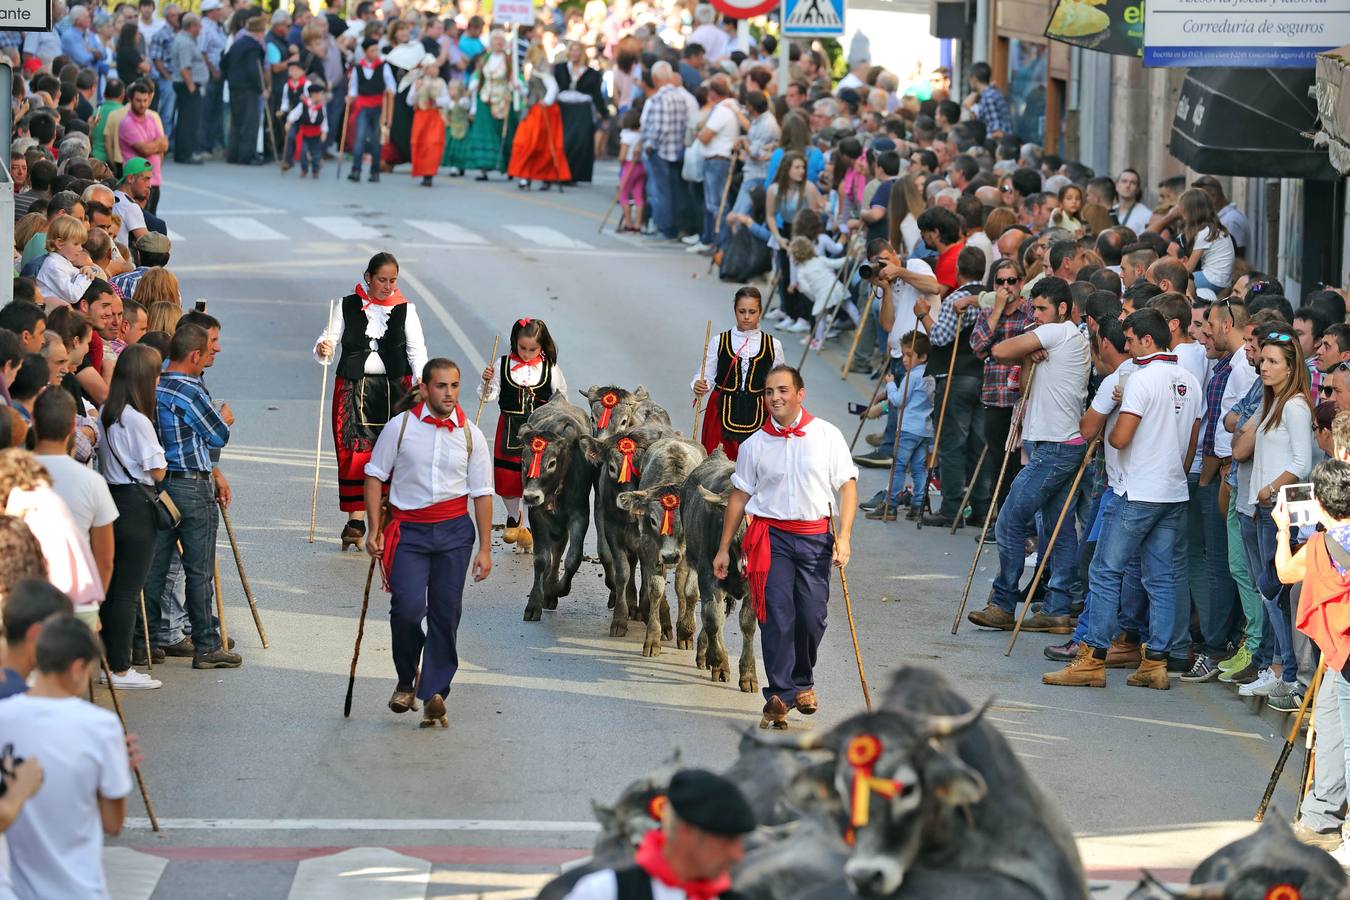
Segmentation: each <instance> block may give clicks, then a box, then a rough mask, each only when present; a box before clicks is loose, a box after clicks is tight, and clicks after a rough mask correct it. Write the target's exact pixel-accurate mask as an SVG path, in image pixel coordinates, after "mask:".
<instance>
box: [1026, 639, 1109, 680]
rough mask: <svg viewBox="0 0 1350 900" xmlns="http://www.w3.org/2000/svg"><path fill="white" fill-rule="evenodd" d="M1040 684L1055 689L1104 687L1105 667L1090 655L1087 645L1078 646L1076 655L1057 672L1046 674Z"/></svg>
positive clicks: (1090, 651)
mask: <svg viewBox="0 0 1350 900" xmlns="http://www.w3.org/2000/svg"><path fill="white" fill-rule="evenodd" d="M1041 683H1042V684H1049V685H1054V686H1056V687H1099V688H1104V687H1106V666H1105V665H1103V664H1102V661H1101V660H1100V659H1097V657H1095V656H1093V655H1092V648H1091V647H1089V646H1088V645H1087V644H1079V645H1078V655H1077V656H1076V657H1074V659H1073V662H1071V663H1069V664H1068V665H1067V666H1065V667H1064V668H1062V669H1060V670H1059V671H1058V672H1046V673H1045V674H1044V675H1042V676H1041Z"/></svg>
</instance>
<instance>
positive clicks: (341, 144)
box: [333, 88, 352, 181]
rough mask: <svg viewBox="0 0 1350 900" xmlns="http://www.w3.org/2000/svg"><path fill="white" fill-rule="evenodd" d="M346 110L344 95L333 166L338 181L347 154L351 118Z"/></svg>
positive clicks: (340, 177) (334, 175) (344, 90)
mask: <svg viewBox="0 0 1350 900" xmlns="http://www.w3.org/2000/svg"><path fill="white" fill-rule="evenodd" d="M342 90H343V93H344V94H345V93H346V89H345V88H343V89H342ZM348 112H349V110H348V109H347V99H346V97H345V96H344V97H343V99H342V128H341V129H340V130H341V136H340V137H339V138H338V154H337V165H336V166H334V167H333V177H334V178H336V179H337V180H339V181H341V180H342V158H343V157H344V156H346V155H347V123H348V122H350V121H351V120H352V117H351V116H350V115H348Z"/></svg>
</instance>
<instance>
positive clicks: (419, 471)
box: [366, 403, 492, 510]
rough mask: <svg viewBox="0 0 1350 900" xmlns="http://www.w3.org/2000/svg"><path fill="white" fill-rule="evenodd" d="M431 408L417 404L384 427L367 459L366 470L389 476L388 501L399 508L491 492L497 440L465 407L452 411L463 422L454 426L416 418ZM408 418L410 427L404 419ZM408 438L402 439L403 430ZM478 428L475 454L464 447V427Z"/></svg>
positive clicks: (480, 495)
mask: <svg viewBox="0 0 1350 900" xmlns="http://www.w3.org/2000/svg"><path fill="white" fill-rule="evenodd" d="M413 413H420V414H422V415H424V416H429V415H431V414H432V413H431V411H430V410H429V409H427V408H426V407H425V406H424V405H422V404H420V403H419V404H418V405H417V406H414V407H413V408H412V409H411V410H409V411H408V412H405V413H400V414H398V415H397V416H394V417H393V418H392V419H390V420H389V422H388V423H387V424H386V425H385V426H384V430H383V431H381V432H380V437H379V440H377V441H376V442H375V447H374V449H373V450H372V451H371V453H370V462H368V463H366V474H367V475H370V476H373V477H375V478H378V479H380V480H381V481H388V480H389V476H390V473H391V472H392V473H393V480H392V481H391V482H390V486H389V502H390V504H391V505H393V506H395V507H397V508H398V509H408V510H411V509H425V508H426V507H428V506H432V505H434V504H436V503H442V502H444V501H446V500H450V499H453V498H455V497H464V496H469V497H490V496H491V495H492V445H491V444H490V443H488V441H487V440H486V439H485V438H484V437H483V432H481V431H479V430H478V426H477V425H475V424H473V423H472V422H470V421H468V416H466V415H465V414H464V411H463V410H460V411H459V412H458V413H451V417H452V418H455V419H456V420H457V422H458V423H459V424H458V425H457V427H455V428H454V429H453V430H452V429H449V428H440V427H438V426H435V425H430V424H428V423H426V422H423V421H422V420H421V419H420V418H415V417H414V416H413ZM405 421H406V422H407V423H408V424H407V428H406V429H405V428H404V425H403V423H404V422H405ZM400 431H402V432H403V443H402V444H401V445H400V444H399V432H400ZM466 431H471V432H472V433H473V453H472V455H470V454H469V453H468V452H466V451H467V447H466V446H465V437H464V435H465V432H466Z"/></svg>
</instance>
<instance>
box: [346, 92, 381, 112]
mask: <svg viewBox="0 0 1350 900" xmlns="http://www.w3.org/2000/svg"><path fill="white" fill-rule="evenodd" d="M348 102H350V103H351V105H352V108H353V109H370V108H371V107H372V106H380V105H382V104H383V103H384V94H357V95H356V96H355V97H349V98H348Z"/></svg>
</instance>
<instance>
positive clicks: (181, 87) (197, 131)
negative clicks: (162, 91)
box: [173, 81, 202, 163]
mask: <svg viewBox="0 0 1350 900" xmlns="http://www.w3.org/2000/svg"><path fill="white" fill-rule="evenodd" d="M173 93H174V96H175V97H176V98H177V99H178V123H177V124H176V125H174V129H173V131H174V142H173V161H174V162H176V163H185V162H187V161H188V160H190V159H192V154H193V153H194V152H196V150H197V144H198V141H199V140H200V139H201V128H202V125H201V122H202V89H201V88H200V87H199V88H197V89H196V90H195V91H189V90H188V89H187V85H186V84H184V83H183V82H181V81H175V82H174V84H173Z"/></svg>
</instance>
